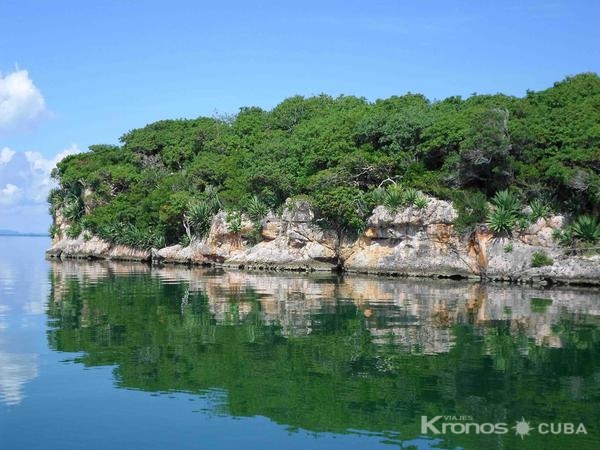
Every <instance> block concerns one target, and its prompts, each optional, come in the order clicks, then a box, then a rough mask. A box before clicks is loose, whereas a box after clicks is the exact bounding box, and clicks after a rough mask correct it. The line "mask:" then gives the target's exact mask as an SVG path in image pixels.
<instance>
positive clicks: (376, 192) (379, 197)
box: [370, 187, 387, 205]
mask: <svg viewBox="0 0 600 450" xmlns="http://www.w3.org/2000/svg"><path fill="white" fill-rule="evenodd" d="M370 195H371V200H372V201H373V203H375V204H376V205H383V204H385V198H386V196H387V191H386V190H385V189H383V188H381V187H378V188H375V189H373V190H372V191H371V193H370Z"/></svg>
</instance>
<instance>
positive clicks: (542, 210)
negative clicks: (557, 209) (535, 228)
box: [529, 198, 552, 222]
mask: <svg viewBox="0 0 600 450" xmlns="http://www.w3.org/2000/svg"><path fill="white" fill-rule="evenodd" d="M529 207H530V208H531V215H530V217H531V221H532V222H535V221H537V220H538V219H545V218H546V217H548V216H549V215H550V214H552V208H551V207H550V204H548V203H547V202H545V201H543V200H540V199H539V198H536V199H534V200H532V201H531V203H530V204H529Z"/></svg>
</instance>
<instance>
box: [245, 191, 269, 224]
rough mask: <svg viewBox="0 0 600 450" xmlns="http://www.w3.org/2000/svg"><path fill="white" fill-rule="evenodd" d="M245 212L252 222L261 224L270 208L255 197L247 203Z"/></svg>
mask: <svg viewBox="0 0 600 450" xmlns="http://www.w3.org/2000/svg"><path fill="white" fill-rule="evenodd" d="M244 211H245V213H246V215H247V216H248V217H249V218H250V220H251V221H252V222H254V223H257V222H258V223H260V221H261V219H262V218H263V217H265V216H266V215H267V212H268V211H269V208H268V207H267V205H266V204H265V203H264V202H263V201H262V200H260V199H259V198H258V197H257V196H256V195H253V196H252V197H250V199H249V200H248V201H247V202H246V204H245V208H244Z"/></svg>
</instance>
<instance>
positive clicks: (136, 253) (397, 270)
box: [47, 198, 600, 285]
mask: <svg viewBox="0 0 600 450" xmlns="http://www.w3.org/2000/svg"><path fill="white" fill-rule="evenodd" d="M456 215H457V213H456V210H455V209H454V207H453V205H452V204H451V203H450V202H447V201H444V200H438V199H435V198H428V204H427V206H426V207H425V208H422V209H418V208H416V207H414V206H411V207H406V208H403V209H400V210H398V211H397V212H396V213H391V212H389V211H388V210H387V209H386V208H384V207H383V206H378V207H377V208H375V209H374V211H373V213H372V215H371V217H370V218H369V219H368V222H367V226H366V229H365V230H364V231H363V232H362V233H361V234H360V235H358V236H350V235H347V234H344V233H339V232H336V231H334V230H328V229H323V228H321V227H320V226H319V225H318V224H317V223H316V222H315V215H314V212H313V210H312V209H311V206H310V204H308V203H307V202H303V201H295V202H291V201H288V203H286V206H285V208H284V209H283V212H282V213H281V215H279V216H276V215H274V214H270V215H268V216H267V217H265V218H264V219H263V221H262V224H261V225H262V227H261V232H260V240H259V242H257V243H256V242H254V241H256V237H255V235H254V237H253V224H252V223H251V222H250V221H249V220H247V219H244V220H242V226H241V229H240V231H239V232H237V233H231V232H229V231H228V228H229V227H228V224H227V216H226V214H225V213H224V212H220V213H219V214H217V215H216V216H215V217H214V219H213V221H212V224H211V228H210V232H209V233H208V235H207V236H206V237H205V238H203V239H196V240H192V243H191V244H190V245H189V246H186V247H184V246H181V245H173V246H170V247H165V248H161V249H150V250H142V249H136V248H131V247H127V246H124V245H117V244H113V243H110V242H106V241H104V240H102V239H99V238H98V237H95V236H86V235H85V234H84V233H82V234H81V235H80V236H79V237H77V238H74V239H72V238H68V237H66V234H65V233H64V230H66V228H67V227H68V224H66V223H64V222H63V221H61V220H57V221H56V223H55V225H56V226H57V228H58V230H59V232H58V233H57V235H56V237H55V238H54V240H53V244H52V247H51V248H50V249H49V250H48V251H47V256H48V257H49V258H59V259H70V258H76V259H107V260H125V261H140V262H147V263H152V264H158V265H162V264H188V265H207V266H209V265H210V266H222V267H231V268H237V269H249V270H302V271H336V270H343V271H346V272H350V273H370V274H381V275H383V274H385V275H395V276H417V277H437V278H476V279H483V280H490V281H508V282H519V283H542V284H574V285H600V255H598V254H589V255H587V254H580V255H572V254H568V252H567V251H565V249H563V248H561V247H560V246H559V245H558V244H557V243H556V242H555V241H554V239H553V233H554V230H557V229H559V228H560V227H561V226H563V223H564V218H563V217H562V216H554V217H550V218H547V219H539V220H538V221H537V222H536V223H533V224H531V225H530V226H529V227H528V228H527V229H526V230H524V231H522V232H517V233H515V234H513V236H511V237H510V238H509V237H503V238H500V237H495V236H494V235H493V234H492V233H491V232H490V231H489V230H488V229H487V228H486V227H485V226H480V227H478V228H477V229H476V230H475V231H473V232H471V233H467V234H463V233H458V232H457V231H456V230H455V228H454V226H453V221H454V219H455V218H456ZM535 253H543V254H544V255H546V256H547V257H548V260H549V262H548V264H547V265H543V266H541V267H533V266H532V259H533V257H534V254H535Z"/></svg>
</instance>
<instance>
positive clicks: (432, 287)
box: [52, 261, 600, 354]
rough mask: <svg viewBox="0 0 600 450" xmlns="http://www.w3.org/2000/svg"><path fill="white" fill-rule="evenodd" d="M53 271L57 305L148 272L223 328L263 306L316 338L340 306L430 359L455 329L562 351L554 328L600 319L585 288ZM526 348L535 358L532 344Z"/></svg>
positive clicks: (288, 328) (377, 335) (80, 267)
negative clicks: (323, 319) (497, 333)
mask: <svg viewBox="0 0 600 450" xmlns="http://www.w3.org/2000/svg"><path fill="white" fill-rule="evenodd" d="M52 272H53V298H52V301H54V302H60V301H61V298H62V296H63V295H65V290H68V288H67V287H66V286H67V284H68V283H67V282H68V281H69V280H70V281H73V280H77V281H78V283H80V284H81V285H82V286H85V285H94V284H97V283H99V282H102V280H106V279H107V278H110V277H115V276H132V275H147V276H151V277H153V278H156V279H158V280H160V281H161V282H163V283H167V284H168V283H184V284H185V285H186V286H187V288H186V292H189V293H203V294H204V295H206V297H207V300H208V305H209V309H210V313H211V315H212V317H213V318H214V320H215V321H216V323H217V324H227V323H229V322H231V321H232V320H233V319H234V318H233V316H232V314H235V320H236V321H241V322H243V321H244V320H245V319H246V318H247V317H248V315H249V314H251V313H253V311H254V308H255V306H254V304H255V302H258V311H259V312H258V315H259V320H260V321H261V323H264V324H277V325H279V326H281V332H282V335H283V336H286V337H290V336H294V337H300V336H307V335H309V334H310V333H311V332H312V331H313V330H314V329H315V327H317V328H318V326H319V314H321V313H333V312H335V308H336V305H338V304H339V303H340V302H342V303H344V302H346V303H351V304H353V305H354V306H355V307H356V310H357V314H358V315H359V316H360V317H361V318H362V319H363V320H364V323H365V326H366V328H367V330H368V331H369V332H370V334H371V335H372V337H373V341H374V342H375V343H376V344H381V345H383V344H390V343H393V344H395V345H397V346H399V347H400V348H402V349H403V350H405V351H408V352H415V353H423V354H437V353H445V352H448V351H450V349H451V348H452V347H453V345H454V338H453V333H452V327H453V326H456V325H461V324H467V325H476V326H481V329H480V331H481V332H482V333H483V334H485V333H486V330H487V328H486V327H485V325H486V324H493V323H497V322H499V321H501V322H503V323H505V324H506V326H507V327H508V328H509V330H510V332H511V333H512V334H515V335H520V336H525V337H526V338H528V339H530V340H531V341H532V342H534V343H535V345H543V346H550V347H556V348H560V347H563V346H564V344H565V342H564V340H563V338H562V337H561V336H560V334H559V333H557V332H556V331H554V330H555V329H556V325H557V324H558V323H559V322H560V321H561V320H563V319H564V318H565V317H568V318H569V320H572V321H582V320H584V319H585V320H589V318H590V317H598V316H600V294H599V293H598V292H592V291H590V290H585V289H553V290H548V289H542V288H537V289H536V288H531V287H523V286H509V285H481V284H478V283H475V284H465V283H462V282H454V281H439V280H436V281H432V280H426V279H423V280H405V279H392V278H389V279H386V278H370V277H358V276H352V277H344V278H338V277H334V276H331V275H324V274H317V275H310V276H306V275H295V274H286V275H284V276H282V275H277V274H269V273H248V272H223V271H215V270H201V269H192V270H190V269H187V268H181V267H162V268H150V267H148V266H144V265H140V264H126V263H115V262H97V263H82V262H77V261H65V262H60V263H58V262H54V263H53V264H52ZM182 301H183V300H182ZM233 304H234V305H235V310H232V305H233ZM84 308H85V305H84ZM84 316H85V315H84ZM82 319H83V320H84V322H85V320H86V319H85V317H82ZM526 342H528V341H526ZM522 351H523V352H524V353H527V351H528V349H527V346H525V347H524V348H523V349H522Z"/></svg>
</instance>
